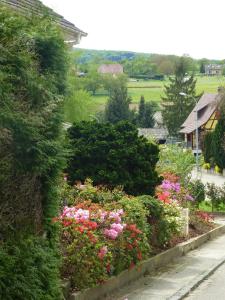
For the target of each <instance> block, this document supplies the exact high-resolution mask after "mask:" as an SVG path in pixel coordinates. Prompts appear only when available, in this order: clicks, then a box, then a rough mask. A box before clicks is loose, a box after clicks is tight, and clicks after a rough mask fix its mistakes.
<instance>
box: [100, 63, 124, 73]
mask: <svg viewBox="0 0 225 300" xmlns="http://www.w3.org/2000/svg"><path fill="white" fill-rule="evenodd" d="M98 72H99V73H102V74H122V73H123V66H121V65H120V64H108V65H107V64H104V65H101V66H100V67H99V68H98Z"/></svg>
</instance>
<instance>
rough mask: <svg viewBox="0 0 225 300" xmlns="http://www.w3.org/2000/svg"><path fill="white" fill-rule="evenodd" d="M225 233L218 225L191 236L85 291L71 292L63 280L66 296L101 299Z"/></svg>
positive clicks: (75, 298)
mask: <svg viewBox="0 0 225 300" xmlns="http://www.w3.org/2000/svg"><path fill="white" fill-rule="evenodd" d="M224 233H225V225H221V226H218V227H217V228H214V229H212V230H210V231H209V232H207V233H205V234H202V235H200V236H198V237H194V238H191V239H190V240H188V241H185V242H182V243H180V244H178V245H176V246H175V247H173V248H171V249H169V250H166V251H164V252H162V253H160V254H157V255H155V256H153V257H151V258H149V259H147V260H145V261H142V262H140V264H138V265H136V266H135V267H134V268H133V269H131V270H125V271H123V272H121V273H120V274H119V275H118V276H113V277H111V278H110V279H109V280H107V281H106V282H105V283H104V284H103V285H99V286H96V287H93V288H88V289H85V290H83V291H79V292H75V293H72V294H70V283H69V281H64V282H63V291H64V297H65V299H67V300H87V299H92V300H99V299H102V298H103V297H106V296H108V295H110V294H111V293H112V292H114V291H116V290H118V289H119V288H122V287H124V286H125V285H128V284H129V283H131V282H133V281H135V280H137V279H139V278H140V277H141V276H144V275H147V274H150V273H152V272H154V271H155V270H157V269H159V268H160V267H162V266H165V265H166V264H168V263H171V261H173V260H174V259H177V258H178V257H181V256H183V255H185V254H186V253H188V252H189V251H191V250H194V249H196V248H198V247H200V246H201V245H202V244H204V243H206V242H207V241H209V240H212V239H214V238H216V237H218V236H220V235H222V234H224Z"/></svg>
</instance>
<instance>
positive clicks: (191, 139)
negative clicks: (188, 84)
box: [180, 93, 221, 151]
mask: <svg viewBox="0 0 225 300" xmlns="http://www.w3.org/2000/svg"><path fill="white" fill-rule="evenodd" d="M220 99H221V97H220V93H218V94H203V95H202V97H201V98H200V99H199V101H198V103H197V104H196V105H195V107H194V108H193V110H192V112H191V113H190V114H189V116H188V117H187V119H186V121H185V122H184V123H183V124H182V126H181V130H180V133H182V134H184V140H185V142H186V145H187V147H188V148H192V149H193V150H194V151H195V150H196V128H197V129H198V141H199V149H202V145H203V140H204V136H205V135H206V134H207V132H209V131H212V130H214V129H215V127H216V124H217V122H218V118H219V111H218V104H219V102H220Z"/></svg>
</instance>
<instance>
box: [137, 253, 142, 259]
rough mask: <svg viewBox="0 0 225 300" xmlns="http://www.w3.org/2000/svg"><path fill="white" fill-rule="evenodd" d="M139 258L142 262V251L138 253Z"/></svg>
mask: <svg viewBox="0 0 225 300" xmlns="http://www.w3.org/2000/svg"><path fill="white" fill-rule="evenodd" d="M137 258H138V259H139V260H142V253H141V251H138V254H137Z"/></svg>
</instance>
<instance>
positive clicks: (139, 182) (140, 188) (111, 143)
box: [67, 122, 159, 195]
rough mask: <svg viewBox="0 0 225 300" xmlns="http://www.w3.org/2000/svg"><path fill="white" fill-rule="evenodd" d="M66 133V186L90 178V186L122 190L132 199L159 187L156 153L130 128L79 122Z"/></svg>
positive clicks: (122, 123)
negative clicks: (122, 188)
mask: <svg viewBox="0 0 225 300" xmlns="http://www.w3.org/2000/svg"><path fill="white" fill-rule="evenodd" d="M68 133H69V138H70V142H71V152H72V156H71V159H70V160H69V163H68V170H67V171H68V175H69V181H70V183H72V184H73V183H74V182H75V181H85V179H86V178H90V179H91V180H92V181H93V183H94V185H108V186H109V187H110V188H114V187H116V186H118V185H119V186H123V187H124V190H125V192H127V193H128V194H132V195H138V194H143V193H145V194H153V193H154V188H155V186H156V185H157V184H158V183H159V177H158V175H157V172H156V170H155V166H156V163H157V161H158V154H159V149H158V146H157V145H155V144H153V143H150V142H148V141H147V140H146V139H145V138H144V137H139V136H138V131H137V129H136V128H135V126H134V125H132V124H130V123H129V122H120V123H117V124H115V125H112V124H109V123H107V124H99V123H96V122H82V123H80V124H74V125H73V126H72V127H71V128H70V129H69V130H68Z"/></svg>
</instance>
